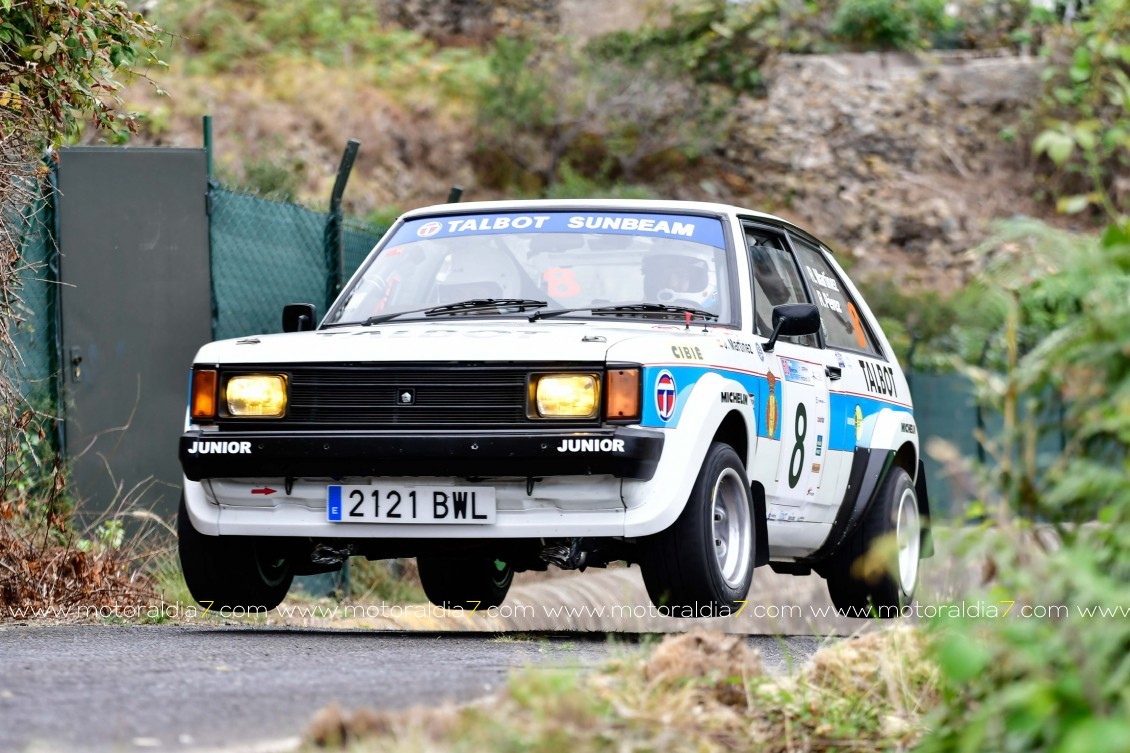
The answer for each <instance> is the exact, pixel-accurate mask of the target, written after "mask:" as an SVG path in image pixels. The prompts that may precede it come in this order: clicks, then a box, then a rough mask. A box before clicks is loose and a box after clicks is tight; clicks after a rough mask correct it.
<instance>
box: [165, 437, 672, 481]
mask: <svg viewBox="0 0 1130 753" xmlns="http://www.w3.org/2000/svg"><path fill="white" fill-rule="evenodd" d="M562 448H563V449H562ZM202 449H203V450H205V452H201V451H200V450H202ZM662 451H663V432H661V431H656V430H647V429H637V428H627V427H618V428H611V429H593V430H581V431H565V430H542V431H497V432H466V433H463V432H450V431H448V432H412V433H396V432H334V433H328V432H287V431H271V432H263V431H258V432H235V431H224V432H204V431H200V430H190V431H187V432H185V433H184V434H183V435H181V438H180V453H179V455H180V461H181V466H182V467H183V468H184V475H185V476H186V477H188V478H189V479H190V480H192V481H201V480H203V479H208V478H287V477H290V478H300V477H306V478H308V477H329V478H345V477H357V476H454V477H462V478H468V477H488V476H518V477H541V476H585V475H597V474H601V475H605V474H606V475H612V476H616V477H618V478H629V479H639V480H641V481H648V480H650V479H651V478H652V476H654V475H655V470H656V467H657V466H658V464H659V456H660V454H661V453H662Z"/></svg>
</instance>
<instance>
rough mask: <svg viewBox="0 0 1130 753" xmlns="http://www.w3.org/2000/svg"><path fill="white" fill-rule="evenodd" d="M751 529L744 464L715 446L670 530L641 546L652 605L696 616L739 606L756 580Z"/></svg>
mask: <svg viewBox="0 0 1130 753" xmlns="http://www.w3.org/2000/svg"><path fill="white" fill-rule="evenodd" d="M753 526H754V522H753V497H752V494H751V493H750V488H749V481H748V479H747V478H746V473H745V466H744V465H742V461H741V458H739V457H738V454H737V453H736V452H734V450H733V448H731V447H730V446H729V445H727V444H723V443H721V442H715V443H713V444H712V445H710V449H709V450H708V451H707V453H706V459H705V460H704V461H703V463H702V468H701V469H700V470H699V473H698V478H697V479H695V483H694V487H693V488H692V489H691V495H690V498H689V499H688V500H687V504H686V506H685V507H684V508H683V512H682V514H680V515H679V517H678V519H677V520H676V521H675V522H674V524H672V525H671V526H670V527H669V528H668V529H667V530H665V531H661V532H659V533H657V534H654V535H652V536H649V537H647V538H646V539H644V540H643V541H642V542H640V544H641V546H642V548H643V551H642V557H641V560H642V561H641V566H642V568H643V581H644V585H645V586H647V594H648V596H650V597H651V601H652V603H653V604H655V605H656V606H657V607H668V608H674V609H679V608H684V609H687V608H689V609H693V610H695V614H696V615H698V614H700V612H701V611H702V610H711V611H714V610H719V611H720V610H726V609H729V610H733V609H735V608H736V607H737V606H739V605H738V604H737V602H738V601H739V600H740V599H744V598H745V597H746V594H747V593H749V586H750V583H751V581H752V580H753V562H754V541H755V539H754V527H753ZM676 616H677V615H676Z"/></svg>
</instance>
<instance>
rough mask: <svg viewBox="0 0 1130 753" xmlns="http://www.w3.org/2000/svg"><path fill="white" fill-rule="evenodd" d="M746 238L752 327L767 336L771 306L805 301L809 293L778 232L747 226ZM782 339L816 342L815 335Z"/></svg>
mask: <svg viewBox="0 0 1130 753" xmlns="http://www.w3.org/2000/svg"><path fill="white" fill-rule="evenodd" d="M745 240H746V248H747V250H748V251H749V263H750V269H751V270H752V271H753V310H754V317H753V318H754V331H755V332H757V334H759V335H761V336H762V337H769V335H771V334H772V333H773V307H774V306H780V305H781V304H782V303H808V297H807V296H806V295H805V292H804V283H803V282H801V279H800V271H799V270H798V269H797V265H796V260H795V259H793V255H792V252H791V251H789V250H788V248H787V247H786V246H785V242H784V239H783V238H782V237H781V236H779V235H776V234H774V233H772V232H770V231H767V230H762V229H760V228H756V227H752V226H747V227H746V228H745ZM781 339H782V340H787V341H788V342H794V343H797V344H798V345H808V346H810V347H815V346H816V344H817V343H816V337H815V335H804V336H803V337H783V338H781Z"/></svg>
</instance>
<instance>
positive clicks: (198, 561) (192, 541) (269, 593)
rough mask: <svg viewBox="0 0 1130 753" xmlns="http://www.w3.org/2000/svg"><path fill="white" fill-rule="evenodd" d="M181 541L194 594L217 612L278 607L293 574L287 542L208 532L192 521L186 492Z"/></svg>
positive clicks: (180, 515) (180, 516)
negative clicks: (221, 610) (194, 525)
mask: <svg viewBox="0 0 1130 753" xmlns="http://www.w3.org/2000/svg"><path fill="white" fill-rule="evenodd" d="M177 546H178V549H179V550H180V564H181V569H182V570H183V571H184V581H185V583H186V584H187V585H188V590H189V592H190V593H191V594H192V598H194V599H196V601H197V603H198V604H200V606H202V607H205V608H207V609H209V610H211V611H213V612H215V611H219V610H220V609H228V610H247V611H266V610H271V609H274V608H275V607H277V606H278V605H279V604H280V603H281V602H282V600H283V599H284V598H285V597H286V592H287V591H289V590H290V584H291V582H292V581H293V580H294V563H293V558H292V557H290V556H288V555H289V554H290V552H288V551H287V549H286V548H285V545H284V544H283V543H281V542H279V541H278V540H275V539H270V538H265V537H258V536H205V535H204V534H202V533H200V532H199V531H197V530H196V529H195V528H193V527H192V521H191V520H189V518H188V510H187V509H186V507H185V502H184V495H183V494H182V495H181V500H180V510H179V512H178V514H177Z"/></svg>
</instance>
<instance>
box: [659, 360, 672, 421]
mask: <svg viewBox="0 0 1130 753" xmlns="http://www.w3.org/2000/svg"><path fill="white" fill-rule="evenodd" d="M676 397H677V391H676V388H675V377H673V376H671V372H670V371H667V370H666V369H664V370H663V371H661V372H659V376H658V377H656V379H655V410H656V412H658V413H659V417H660V418H661V419H663V420H664V421H670V420H671V416H673V415H675V398H676Z"/></svg>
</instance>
